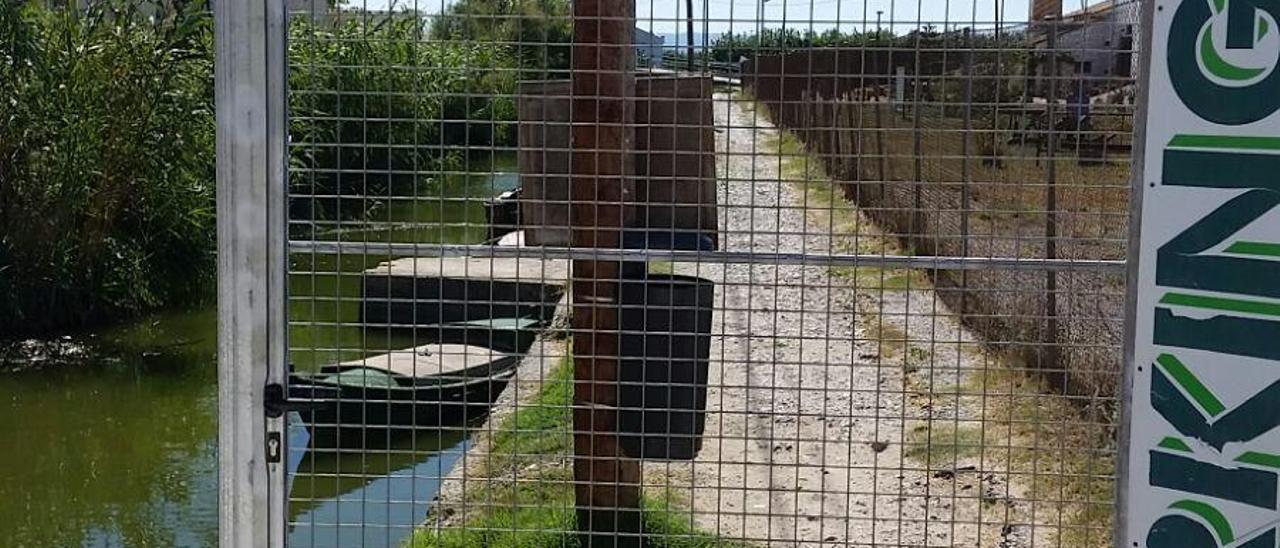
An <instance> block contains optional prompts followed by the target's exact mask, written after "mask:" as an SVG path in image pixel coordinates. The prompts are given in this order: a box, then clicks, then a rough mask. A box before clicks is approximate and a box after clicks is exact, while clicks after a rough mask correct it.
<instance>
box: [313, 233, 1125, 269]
mask: <svg viewBox="0 0 1280 548" xmlns="http://www.w3.org/2000/svg"><path fill="white" fill-rule="evenodd" d="M289 251H290V252H291V253H352V254H364V253H382V254H387V255H403V256H406V257H475V258H537V259H566V260H567V259H585V260H597V261H604V260H615V261H650V260H659V261H672V262H698V263H703V264H707V263H712V264H762V265H803V266H828V267H830V266H871V267H879V268H913V269H925V270H992V269H996V270H1009V271H1035V272H1044V271H1057V272H1083V271H1093V272H1108V273H1113V274H1124V273H1125V272H1126V267H1127V262H1126V261H1122V260H1098V259H1088V260H1071V259H1021V258H1012V257H931V256H907V255H864V254H837V253H832V254H809V253H759V252H744V251H672V250H653V249H647V250H641V249H603V248H566V247H510V246H496V245H485V244H477V245H449V244H425V243H377V242H317V241H305V240H302V241H300V240H290V241H289Z"/></svg>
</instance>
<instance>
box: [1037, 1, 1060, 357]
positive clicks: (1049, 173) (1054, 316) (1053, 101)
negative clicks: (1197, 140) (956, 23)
mask: <svg viewBox="0 0 1280 548" xmlns="http://www.w3.org/2000/svg"><path fill="white" fill-rule="evenodd" d="M1045 24H1046V25H1047V26H1048V27H1049V43H1048V46H1049V78H1048V80H1049V101H1048V103H1049V104H1048V105H1046V107H1045V117H1046V120H1045V126H1046V129H1047V130H1048V132H1049V136H1048V139H1047V141H1048V145H1047V147H1046V148H1047V151H1046V153H1045V197H1044V258H1045V259H1048V260H1054V259H1057V258H1058V189H1057V182H1058V180H1057V179H1058V170H1057V162H1056V161H1055V156H1056V155H1057V153H1058V128H1057V124H1056V123H1055V121H1056V118H1057V116H1056V114H1057V112H1056V107H1057V103H1058V81H1057V78H1058V25H1057V20H1056V19H1053V18H1046V23H1045ZM1044 289H1045V305H1044V308H1045V320H1046V321H1045V334H1044V345H1045V351H1044V354H1043V356H1044V361H1043V362H1042V363H1041V364H1040V366H1041V368H1044V367H1045V366H1048V367H1056V366H1057V364H1058V272H1057V271H1056V270H1053V269H1050V270H1046V271H1045V280H1044ZM1062 374H1063V377H1064V378H1065V375H1066V372H1065V371H1063V372H1062ZM1050 378H1055V377H1054V375H1051V376H1050Z"/></svg>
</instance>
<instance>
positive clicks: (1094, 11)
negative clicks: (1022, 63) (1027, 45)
mask: <svg viewBox="0 0 1280 548" xmlns="http://www.w3.org/2000/svg"><path fill="white" fill-rule="evenodd" d="M1060 7H1061V0H1037V2H1035V3H1033V4H1032V14H1033V15H1035V16H1038V19H1033V20H1032V22H1031V29H1032V32H1031V33H1030V36H1031V39H1032V41H1033V45H1034V47H1035V49H1036V50H1038V51H1044V50H1047V49H1049V47H1050V40H1049V32H1050V29H1052V31H1053V32H1056V34H1057V37H1056V38H1057V40H1056V45H1055V49H1056V50H1057V51H1058V52H1059V58H1058V61H1057V65H1058V75H1057V76H1058V78H1057V80H1059V81H1062V80H1071V81H1073V82H1075V86H1073V87H1078V86H1083V87H1084V88H1086V89H1087V90H1088V91H1090V92H1096V91H1102V90H1110V89H1115V88H1118V87H1123V86H1125V85H1128V84H1130V83H1131V82H1130V81H1129V80H1130V79H1131V78H1133V77H1134V76H1136V75H1137V74H1138V55H1137V49H1136V46H1137V36H1138V24H1139V21H1140V16H1141V14H1140V12H1141V7H1140V4H1139V2H1138V0H1104V1H1102V2H1097V3H1095V4H1093V5H1090V6H1088V7H1085V8H1083V9H1080V10H1077V11H1073V12H1070V13H1066V14H1059V13H1055V11H1054V10H1055V8H1058V9H1060ZM1047 65H1050V63H1048V62H1041V63H1040V66H1038V67H1037V68H1036V76H1037V77H1038V78H1037V79H1041V80H1042V79H1043V77H1044V76H1045V75H1047V74H1048V71H1049V70H1050V69H1049V66H1047ZM1041 87H1042V86H1041Z"/></svg>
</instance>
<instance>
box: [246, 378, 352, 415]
mask: <svg viewBox="0 0 1280 548" xmlns="http://www.w3.org/2000/svg"><path fill="white" fill-rule="evenodd" d="M304 393H305V395H306V396H307V397H306V398H290V397H289V394H288V393H287V392H286V391H285V388H284V385H282V384H279V383H270V384H267V386H266V387H264V388H263V390H262V408H263V410H264V411H266V414H267V417H268V418H272V419H278V418H280V417H283V416H284V414H285V413H288V412H290V411H311V410H313V409H319V408H323V407H328V406H331V405H336V404H337V403H338V395H339V391H338V388H337V387H334V388H329V387H319V386H307V387H306V388H305V391H304Z"/></svg>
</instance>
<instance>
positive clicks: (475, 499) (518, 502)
mask: <svg viewBox="0 0 1280 548" xmlns="http://www.w3.org/2000/svg"><path fill="white" fill-rule="evenodd" d="M572 403H573V361H572V359H570V358H565V360H564V361H562V362H561V364H560V365H558V366H557V367H556V368H555V370H554V371H553V372H552V373H551V374H550V375H549V377H548V378H547V380H546V382H545V383H544V384H543V387H542V391H541V392H539V394H538V395H537V397H536V398H534V400H533V401H532V402H531V403H529V404H528V405H527V406H523V407H521V408H520V409H518V410H517V411H516V412H515V413H514V414H513V415H512V416H510V417H508V418H507V419H506V420H505V421H503V422H502V424H500V425H499V426H498V428H497V430H496V431H495V433H494V437H493V441H492V444H491V453H490V455H489V458H488V460H487V463H486V469H485V470H484V473H483V476H482V477H477V478H474V479H469V481H470V482H472V483H471V486H470V487H469V488H468V491H467V495H466V500H467V506H468V509H467V512H468V514H467V520H466V521H465V522H464V523H462V524H461V525H460V526H455V527H449V528H444V529H440V530H426V531H420V532H418V533H417V534H415V535H414V537H413V538H412V539H411V540H410V542H409V543H408V546H411V547H413V548H474V547H477V546H484V547H490V548H542V547H547V548H552V547H555V548H572V547H575V546H578V545H579V542H578V538H577V535H576V530H575V529H576V519H577V518H576V512H575V509H574V497H573V470H572V464H571V462H572V459H571V455H572V453H573V438H572V436H571V426H572V420H573V419H572V408H571V406H572ZM642 508H643V510H642V511H643V513H644V530H645V535H646V539H645V545H646V546H650V547H653V548H720V547H723V548H731V547H739V546H745V545H743V544H740V543H736V542H732V541H727V540H724V539H720V538H717V537H715V536H713V535H708V534H706V533H702V532H699V531H697V530H696V529H695V528H694V526H693V519H692V516H691V515H690V514H689V512H688V510H686V509H684V508H682V507H681V506H680V505H678V504H676V503H675V502H674V501H672V500H671V499H670V498H666V497H652V496H646V497H645V498H644V500H643V501H642Z"/></svg>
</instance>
